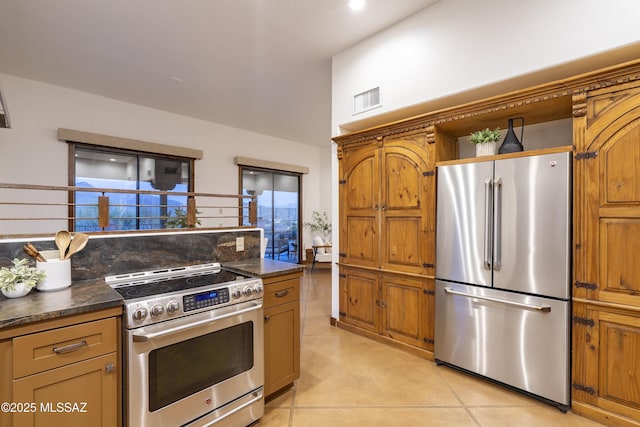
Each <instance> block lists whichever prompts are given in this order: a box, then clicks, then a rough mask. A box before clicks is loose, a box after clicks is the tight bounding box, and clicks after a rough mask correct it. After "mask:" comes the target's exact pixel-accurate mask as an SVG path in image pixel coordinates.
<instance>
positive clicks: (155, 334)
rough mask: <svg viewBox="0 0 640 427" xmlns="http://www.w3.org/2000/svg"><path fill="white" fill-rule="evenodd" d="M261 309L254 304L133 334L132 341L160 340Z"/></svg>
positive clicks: (259, 305) (260, 306) (260, 305)
mask: <svg viewBox="0 0 640 427" xmlns="http://www.w3.org/2000/svg"><path fill="white" fill-rule="evenodd" d="M261 308H262V304H256V303H254V304H253V305H252V306H251V307H248V308H244V309H242V310H238V311H234V312H232V313H227V314H223V315H221V316H215V317H209V318H206V319H202V320H198V321H196V322H192V323H189V324H187V325H181V326H176V327H174V328H167V329H164V330H162V331H160V332H152V333H149V334H142V335H138V334H133V341H134V342H145V341H149V340H152V339H154V338H160V337H164V336H166V335H171V334H175V333H178V332H184V331H187V330H189V329H193V328H197V327H200V326H203V325H206V324H209V323H213V322H217V321H219V320H222V319H227V318H229V317H233V316H237V315H239V314H244V313H249V312H251V311H255V310H260V309H261Z"/></svg>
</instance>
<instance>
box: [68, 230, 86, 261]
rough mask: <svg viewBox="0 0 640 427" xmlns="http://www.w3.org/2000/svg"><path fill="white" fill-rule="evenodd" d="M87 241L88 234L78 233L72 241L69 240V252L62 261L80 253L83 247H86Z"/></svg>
mask: <svg viewBox="0 0 640 427" xmlns="http://www.w3.org/2000/svg"><path fill="white" fill-rule="evenodd" d="M88 241H89V235H88V234H84V233H78V234H76V235H75V236H73V239H71V243H70V244H69V250H68V251H67V254H66V255H65V257H64V259H69V258H71V255H73V254H75V253H78V252H80V251H81V250H82V249H84V247H85V246H87V242H88Z"/></svg>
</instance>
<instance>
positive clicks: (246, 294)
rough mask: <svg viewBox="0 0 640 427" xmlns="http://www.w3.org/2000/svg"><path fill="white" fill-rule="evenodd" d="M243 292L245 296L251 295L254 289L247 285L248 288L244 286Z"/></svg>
mask: <svg viewBox="0 0 640 427" xmlns="http://www.w3.org/2000/svg"><path fill="white" fill-rule="evenodd" d="M243 293H244V296H245V297H250V296H251V294H252V293H253V289H252V288H250V287H248V286H247V287H246V288H244V292H243Z"/></svg>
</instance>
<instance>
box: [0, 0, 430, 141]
mask: <svg viewBox="0 0 640 427" xmlns="http://www.w3.org/2000/svg"><path fill="white" fill-rule="evenodd" d="M436 1H438V0H367V6H366V7H365V9H364V10H361V11H358V12H353V11H351V10H350V9H349V8H348V6H347V0H108V1H106V0H102V1H101V0H53V1H52V0H0V72H1V73H5V74H11V75H16V76H20V77H24V78H28V79H33V80H39V81H43V82H47V83H52V84H55V85H60V86H64V87H68V88H72V89H77V90H81V91H85V92H90V93H94V94H98V95H102V96H105V97H109V98H114V99H118V100H122V101H126V102H130V103H134V104H139V105H143V106H147V107H152V108H157V109H160V110H164V111H169V112H174V113H178V114H183V115H186V116H191V117H195V118H199V119H203V120H207V121H211V122H216V123H221V124H225V125H228V126H233V127H237V128H241V129H246V130H250V131H254V132H259V133H263V134H266V135H271V136H275V137H279V138H285V139H290V140H293V141H298V142H303V143H307V144H312V145H326V144H328V143H329V141H330V137H331V56H332V55H334V54H336V53H338V52H340V51H341V50H343V49H345V48H346V47H348V46H350V45H352V44H354V43H356V42H358V41H360V40H362V39H364V38H366V37H368V36H370V35H372V34H374V33H376V32H378V31H380V30H382V29H384V28H386V27H388V26H390V25H392V24H394V23H396V22H398V21H401V20H402V19H404V18H406V17H408V16H410V15H412V14H414V13H415V12H417V11H419V10H422V9H424V8H425V7H427V6H429V5H431V4H433V3H435V2H436ZM7 102H9V103H10V102H11V101H10V100H7Z"/></svg>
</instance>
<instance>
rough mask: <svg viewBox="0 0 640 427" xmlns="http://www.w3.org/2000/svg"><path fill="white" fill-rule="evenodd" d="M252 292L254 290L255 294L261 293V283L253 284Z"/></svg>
mask: <svg viewBox="0 0 640 427" xmlns="http://www.w3.org/2000/svg"><path fill="white" fill-rule="evenodd" d="M253 292H255V293H256V294H261V293H262V285H260V284H258V285H255V286H254V287H253Z"/></svg>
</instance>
